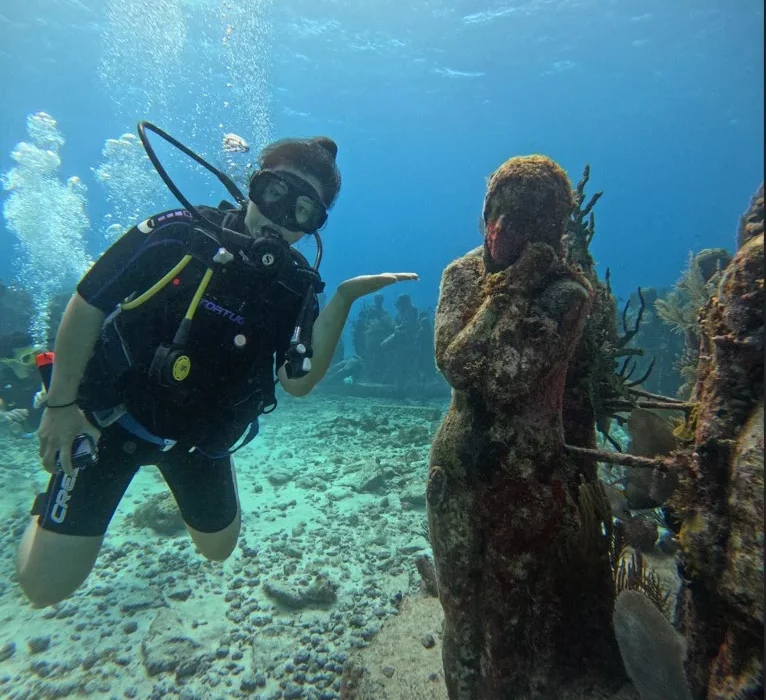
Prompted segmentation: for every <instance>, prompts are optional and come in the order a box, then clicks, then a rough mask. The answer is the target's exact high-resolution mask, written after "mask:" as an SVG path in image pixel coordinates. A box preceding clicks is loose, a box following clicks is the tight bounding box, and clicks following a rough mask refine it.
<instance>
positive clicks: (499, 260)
mask: <svg viewBox="0 0 766 700" xmlns="http://www.w3.org/2000/svg"><path fill="white" fill-rule="evenodd" d="M573 204H574V200H573V193H572V189H571V186H570V184H569V181H568V179H567V177H566V174H565V173H564V172H563V170H561V168H559V166H558V165H556V164H555V163H554V162H553V161H551V160H550V159H548V158H546V157H543V156H528V157H517V158H511V159H510V160H508V161H507V162H506V163H505V164H503V165H502V166H501V167H500V168H499V169H498V170H497V171H496V172H495V173H494V174H493V175H492V177H491V179H490V181H489V185H488V190H487V194H486V198H485V201H484V213H483V219H484V225H485V242H484V246H483V248H477V249H475V250H473V251H471V252H469V253H468V254H466V255H464V256H463V257H462V258H459V259H458V260H456V261H454V262H453V263H451V264H450V265H449V266H448V267H447V268H446V270H445V271H444V273H443V276H442V282H441V289H440V295H439V303H438V307H437V312H436V322H435V350H436V361H437V365H438V367H439V369H440V370H441V372H442V373H443V375H444V377H445V378H446V379H447V381H448V382H449V384H450V385H451V386H452V388H453V392H452V401H451V405H450V408H449V411H448V413H447V415H446V416H445V418H444V421H443V423H442V425H441V426H440V428H439V430H438V432H437V434H436V436H435V439H434V442H433V446H432V450H431V458H430V470H429V479H428V486H427V503H428V517H429V528H430V534H431V541H432V545H433V551H434V562H435V566H436V571H437V578H438V589H439V597H440V600H441V604H442V607H443V609H444V614H445V622H444V646H443V663H444V671H445V678H446V682H447V688H448V691H449V695H450V698H451V700H469V699H470V700H499V699H503V698H518V699H519V700H522V699H523V700H531V699H533V698H539V699H547V698H554V697H562V691H566V690H567V689H568V688H571V687H572V686H573V685H574V684H576V683H578V682H580V683H583V682H584V683H586V684H587V685H588V687H589V688H591V689H594V688H596V687H603V686H604V685H605V684H606V685H611V684H612V682H616V683H617V685H619V682H620V681H621V680H622V678H623V676H622V665H621V664H620V661H619V657H618V650H617V644H616V640H615V638H614V633H613V630H612V627H611V614H612V606H613V602H614V591H613V582H612V574H611V570H610V564H609V557H608V551H607V550H608V543H605V542H604V541H603V538H602V528H601V522H600V521H598V519H597V518H595V517H594V518H592V519H588V518H587V517H585V515H584V514H585V511H584V510H583V508H582V504H581V503H579V501H580V500H581V498H580V497H581V494H582V490H581V489H582V486H583V482H586V483H585V485H586V486H587V484H588V483H593V482H594V481H595V469H594V465H593V463H592V462H588V461H587V460H586V461H583V460H580V459H578V458H577V457H575V456H573V455H571V454H568V453H566V452H565V451H564V421H563V418H562V406H563V403H564V392H565V384H566V379H567V370H568V367H569V363H570V360H571V359H572V357H573V354H574V352H575V349H576V348H577V347H578V343H579V341H580V336H581V334H582V331H583V327H584V325H585V321H586V317H587V315H588V312H589V310H590V307H591V304H592V302H593V298H594V296H595V295H594V289H593V286H592V285H591V283H590V282H589V281H588V280H587V279H586V277H585V276H583V275H582V274H581V273H580V272H579V271H578V268H576V267H575V266H574V265H571V264H569V263H568V262H566V261H565V259H564V246H563V237H564V234H565V231H566V228H567V221H568V219H569V217H570V213H571V212H572V209H573ZM585 423H588V424H589V428H588V430H585V429H583V431H582V432H583V434H584V436H583V440H582V441H579V442H577V441H576V444H586V445H588V444H592V443H593V440H594V439H595V438H594V437H593V436H594V435H595V431H594V419H593V415H592V413H591V416H590V418H588V416H586V417H585ZM585 433H588V434H587V435H585ZM602 517H606V518H608V519H609V524H610V525H611V518H610V516H609V515H608V514H606V515H604V514H602ZM589 538H590V539H589ZM586 555H589V556H586Z"/></svg>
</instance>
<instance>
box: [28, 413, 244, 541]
mask: <svg viewBox="0 0 766 700" xmlns="http://www.w3.org/2000/svg"><path fill="white" fill-rule="evenodd" d="M146 465H156V466H157V467H159V470H160V472H161V473H162V476H163V477H164V479H165V481H166V482H167V485H168V486H169V487H170V490H171V491H172V493H173V496H174V497H175V500H176V503H177V504H178V508H179V510H180V511H181V516H182V517H183V520H184V522H185V523H186V524H187V525H189V526H190V527H192V528H193V529H195V530H197V531H199V532H205V533H213V532H220V531H221V530H223V529H224V528H226V527H227V526H228V525H230V524H231V523H232V522H233V521H234V519H235V518H236V517H237V514H238V511H239V506H238V498H237V489H236V481H235V477H234V471H233V466H232V461H231V458H230V457H224V458H221V459H212V458H210V457H205V456H203V455H202V454H200V453H199V452H192V453H189V452H188V451H187V450H184V449H183V448H181V447H179V446H178V445H176V446H175V447H173V448H171V449H170V450H168V451H166V452H163V451H162V450H161V449H160V447H158V446H157V445H154V444H152V443H150V442H146V441H144V440H141V439H140V438H138V437H136V436H135V435H133V434H132V433H129V432H128V431H126V430H125V429H124V428H122V427H121V426H119V425H117V424H116V423H115V424H112V425H110V426H109V427H107V428H104V429H103V431H102V433H101V439H100V440H99V443H98V462H97V463H96V464H94V465H92V466H89V467H87V468H86V469H79V470H77V471H76V472H75V474H74V475H73V476H71V477H68V476H66V474H64V473H63V472H60V471H59V472H57V473H56V474H54V475H53V476H52V477H51V479H50V481H49V482H48V489H47V491H46V492H45V493H42V494H40V495H39V496H38V497H37V499H36V500H35V503H34V506H33V508H32V515H37V516H38V520H37V522H38V524H39V525H40V527H41V528H42V529H44V530H49V531H50V532H57V533H59V534H62V535H77V536H83V537H94V536H102V535H104V534H105V533H106V530H107V527H108V526H109V522H110V521H111V519H112V516H113V515H114V512H115V510H117V506H118V505H119V503H120V501H121V500H122V497H123V495H124V494H125V491H126V490H127V488H128V486H129V485H130V482H131V481H132V479H133V477H134V476H135V474H136V472H137V471H138V469H139V467H141V466H146Z"/></svg>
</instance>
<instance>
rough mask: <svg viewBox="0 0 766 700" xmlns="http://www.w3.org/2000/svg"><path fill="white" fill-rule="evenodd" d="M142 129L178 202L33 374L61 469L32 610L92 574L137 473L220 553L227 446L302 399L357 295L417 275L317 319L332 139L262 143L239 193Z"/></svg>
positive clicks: (38, 529)
mask: <svg viewBox="0 0 766 700" xmlns="http://www.w3.org/2000/svg"><path fill="white" fill-rule="evenodd" d="M147 129H149V130H152V131H154V132H155V133H156V134H159V135H160V136H161V137H162V138H164V139H165V140H166V141H169V142H170V143H172V144H173V145H174V146H175V147H176V148H179V149H180V150H182V151H183V152H184V153H186V154H187V155H189V156H190V157H192V158H194V159H195V160H196V161H197V162H198V163H200V164H202V165H203V166H204V167H206V168H207V169H208V170H210V171H211V172H213V173H214V174H216V176H217V177H218V178H219V179H220V180H221V182H223V183H224V185H225V186H226V187H227V189H228V190H229V192H230V193H231V194H233V195H234V197H235V198H236V199H237V203H238V204H239V206H238V207H237V206H234V205H232V204H229V203H228V202H222V203H221V204H220V205H219V206H218V207H217V208H214V207H194V206H192V205H191V204H190V203H188V202H187V200H186V199H184V198H183V195H181V193H180V192H179V191H178V190H177V188H176V187H175V185H174V184H173V183H172V181H171V180H170V178H168V177H167V174H166V173H165V171H164V169H162V167H161V165H160V164H159V162H158V161H157V159H156V156H155V155H154V152H153V150H152V149H151V147H150V145H149V144H148V140H147V138H146V133H145V131H146V130H147ZM139 135H140V136H141V138H142V142H143V144H144V147H145V148H146V150H147V154H148V155H149V157H150V160H151V161H152V163H153V164H154V166H155V168H156V169H157V170H158V172H159V174H160V176H161V177H162V178H163V180H164V181H165V184H166V185H167V186H168V187H169V189H170V190H171V191H172V192H173V194H174V195H175V196H176V198H177V199H179V201H180V202H181V203H182V204H183V206H184V209H179V210H175V211H169V212H165V213H162V214H158V215H156V216H152V217H150V218H148V219H146V220H145V221H142V222H141V223H139V224H137V225H136V226H135V227H133V228H132V229H130V230H129V231H128V232H127V233H125V234H124V235H123V236H122V237H121V238H120V239H119V240H117V241H116V242H115V243H114V244H113V245H112V246H111V247H110V248H109V249H108V250H107V251H106V252H105V253H104V254H103V255H102V256H101V257H100V258H99V259H98V260H97V261H96V262H95V264H94V265H93V267H92V268H91V269H90V270H89V271H88V272H87V274H86V275H85V276H84V278H83V279H82V280H81V281H80V283H79V285H78V287H77V291H76V293H75V294H74V296H73V297H72V299H71V301H70V302H69V304H68V306H67V308H66V311H65V313H64V316H63V318H62V321H61V324H60V326H59V329H58V333H57V336H56V341H55V348H54V353H45V354H43V355H40V356H39V357H38V365H39V366H40V367H41V371H42V368H43V366H48V365H50V363H51V361H52V367H49V370H52V375H51V378H50V385H49V387H48V393H47V408H46V409H45V412H44V413H43V417H42V422H41V425H40V429H39V439H40V457H41V459H42V464H43V466H44V468H45V469H46V470H47V471H48V472H50V473H51V474H52V476H51V479H50V481H49V484H48V488H47V491H46V493H44V494H40V495H39V496H38V497H37V498H36V500H35V502H34V505H33V507H32V510H31V514H32V516H33V517H32V519H31V521H30V522H29V524H28V526H27V529H26V531H25V533H24V535H23V537H22V540H21V544H20V547H19V552H18V557H17V573H18V577H19V581H20V584H21V587H22V589H23V591H24V593H25V594H26V595H27V597H28V598H29V600H30V601H31V602H32V604H33V605H34V606H35V607H44V606H48V605H52V604H55V603H57V602H59V601H61V600H63V599H65V598H67V597H68V596H69V595H71V594H72V593H73V592H74V591H75V590H77V588H78V587H79V586H80V585H81V584H82V583H83V582H84V581H85V580H86V578H87V577H88V575H89V573H90V571H91V569H92V567H93V565H94V563H95V561H96V557H97V555H98V552H99V549H100V547H101V544H102V542H103V539H104V536H105V533H106V530H107V527H108V525H109V522H110V520H111V518H112V516H113V514H114V512H115V509H116V508H117V506H118V504H119V503H120V500H121V499H122V496H123V495H124V493H125V491H126V489H127V488H128V485H129V484H130V482H131V480H132V478H133V476H134V475H135V474H136V472H137V470H138V469H139V467H140V466H143V465H156V466H157V467H158V468H159V470H160V472H161V473H162V476H163V477H164V479H165V481H166V482H167V484H168V486H169V488H170V490H171V492H172V494H173V496H174V498H175V501H176V503H177V504H178V508H179V510H180V512H181V515H182V517H183V520H184V523H185V524H186V528H187V530H188V532H189V534H190V536H191V538H192V540H193V542H194V543H195V545H196V546H197V548H198V549H199V551H200V552H201V553H202V554H203V555H204V556H205V557H207V558H208V559H210V560H213V561H223V560H225V559H226V558H227V557H228V556H229V555H230V554H231V553H232V551H233V550H234V547H235V546H236V543H237V539H238V537H239V532H240V507H239V499H238V494H237V481H236V475H235V471H234V463H233V459H232V457H231V454H232V453H233V452H234V451H235V450H236V449H238V448H239V447H241V446H243V445H244V444H247V442H249V441H250V440H251V439H252V438H253V437H254V436H255V434H256V433H257V429H258V417H259V416H260V415H262V414H264V413H268V412H270V411H271V410H273V409H274V408H275V406H276V397H275V385H276V383H277V382H278V383H280V384H281V385H282V387H283V389H284V390H285V391H286V392H287V393H288V394H291V395H293V396H304V395H306V394H308V393H309V392H310V391H311V390H312V388H313V387H314V386H315V385H316V384H317V382H318V381H319V380H320V379H321V378H322V377H323V376H324V374H325V372H326V371H327V369H328V366H329V364H330V362H331V358H332V356H333V352H334V350H335V347H336V344H337V342H338V340H339V338H340V335H341V333H342V330H343V327H344V325H345V322H346V319H347V317H348V313H349V311H350V308H351V305H352V303H353V302H354V301H355V300H356V299H358V298H360V297H362V296H365V295H367V294H370V293H373V292H377V291H378V290H380V289H382V288H383V287H385V286H387V285H390V284H394V283H396V282H398V281H401V280H416V279H417V275H416V274H413V273H385V274H376V275H364V276H360V277H354V278H352V279H348V280H346V281H345V282H342V283H341V284H340V285H339V286H338V289H337V291H336V293H335V295H334V296H333V297H332V298H331V299H330V301H329V302H328V303H327V304H326V305H325V306H324V308H322V310H321V312H319V310H318V306H319V305H318V301H317V295H318V294H319V293H321V291H322V289H323V286H324V285H323V283H322V281H321V278H320V277H319V274H318V271H317V270H318V266H319V261H320V260H321V252H322V248H321V239H320V238H319V235H318V231H319V230H320V229H321V228H322V227H323V226H324V224H325V222H326V220H327V213H328V210H329V209H330V208H331V207H332V205H333V204H334V203H335V200H336V198H337V196H338V193H339V190H340V184H341V178H340V172H339V170H338V167H337V165H336V160H335V157H336V153H337V146H336V145H335V143H334V142H333V141H332V140H331V139H329V138H326V137H318V138H310V139H285V140H281V141H277V142H275V143H273V144H271V145H269V146H267V147H266V148H265V149H264V150H263V151H262V152H261V153H260V155H259V158H258V169H257V170H256V171H255V173H254V174H253V175H252V176H251V178H250V183H249V190H248V195H247V197H245V196H243V195H242V193H240V192H239V190H238V189H237V188H236V185H234V183H233V182H232V181H231V180H229V179H228V178H227V177H226V176H225V175H224V174H223V173H220V172H219V171H218V170H216V169H215V168H213V166H211V165H209V164H208V163H206V162H205V161H203V160H202V159H201V158H200V157H199V156H197V154H195V153H193V152H191V151H190V150H189V149H187V148H186V147H185V146H183V145H182V144H180V143H178V142H177V141H176V140H175V139H173V138H172V137H170V136H168V135H167V134H166V133H165V132H162V131H161V130H160V129H158V128H157V127H155V126H154V125H152V124H149V123H148V122H142V123H141V124H140V125H139ZM306 235H313V236H314V237H315V239H316V241H317V250H318V253H317V260H316V262H315V264H314V265H313V266H312V265H310V264H309V263H308V261H307V260H306V259H305V258H304V257H303V256H302V255H301V254H300V253H299V252H298V251H296V250H295V249H294V248H293V247H292V246H293V244H295V243H296V242H298V241H299V240H300V239H302V238H303V237H304V236H306ZM275 375H276V376H275ZM82 444H85V445H86V448H87V446H88V444H90V446H91V447H92V448H94V450H93V451H94V452H95V455H93V456H94V457H95V456H97V461H96V462H94V463H83V464H82V465H81V466H77V464H73V445H74V446H75V447H74V453H75V457H78V455H79V452H78V450H79V449H80V448H79V447H77V445H80V446H82ZM85 452H86V453H88V454H90V453H89V452H88V449H85ZM78 459H79V457H78ZM78 464H79V462H78ZM57 465H60V469H57Z"/></svg>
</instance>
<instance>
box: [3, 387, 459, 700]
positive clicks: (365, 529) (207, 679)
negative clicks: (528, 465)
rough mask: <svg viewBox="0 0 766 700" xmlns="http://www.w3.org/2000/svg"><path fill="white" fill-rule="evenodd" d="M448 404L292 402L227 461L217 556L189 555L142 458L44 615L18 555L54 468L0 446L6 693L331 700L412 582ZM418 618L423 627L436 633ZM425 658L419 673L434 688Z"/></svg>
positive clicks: (18, 448) (17, 447)
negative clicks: (229, 506) (89, 560)
mask: <svg viewBox="0 0 766 700" xmlns="http://www.w3.org/2000/svg"><path fill="white" fill-rule="evenodd" d="M445 409H446V403H444V402H439V401H433V402H420V403H416V402H411V403H396V404H395V403H392V402H389V401H384V400H366V399H344V398H331V397H322V396H320V397H313V396H312V397H309V398H307V399H301V400H294V399H291V398H289V397H285V398H283V399H282V400H281V405H280V408H279V410H278V411H277V412H276V413H275V414H273V415H270V416H266V417H265V418H264V419H262V422H261V434H260V435H259V437H258V439H257V440H256V441H254V442H253V443H251V446H248V448H246V449H244V450H242V451H241V452H240V453H239V454H238V455H237V458H236V464H237V476H238V482H239V489H240V498H241V507H242V519H243V525H242V535H241V537H240V540H239V546H238V547H237V548H236V550H235V552H234V554H233V555H232V556H231V557H230V558H229V559H228V560H227V561H226V562H224V563H214V562H209V561H207V560H205V559H204V558H203V557H202V556H201V555H199V554H198V553H197V552H196V551H195V549H194V545H193V544H192V542H191V540H190V539H189V537H188V536H187V535H186V533H185V531H184V530H183V526H182V524H181V522H180V517H179V516H178V514H177V512H176V511H175V509H174V508H173V507H172V502H169V501H168V500H167V498H166V497H165V496H164V495H163V494H165V493H166V492H167V488H166V487H165V485H164V482H163V481H162V479H161V477H160V475H159V472H158V471H157V470H156V469H154V468H153V467H148V468H145V469H142V470H141V472H139V474H138V476H137V477H136V478H135V480H134V481H133V483H132V484H131V486H130V488H129V490H128V492H127V494H126V496H125V498H124V499H123V501H122V503H121V505H120V508H119V509H118V512H117V514H116V515H115V518H114V520H113V521H112V525H111V527H110V530H109V532H108V535H107V538H106V542H105V544H104V547H103V549H102V551H101V554H100V556H99V558H98V561H97V563H96V567H95V569H94V571H93V573H92V575H91V577H90V578H89V580H88V581H87V582H86V584H85V585H84V586H83V587H82V588H81V589H80V590H79V591H78V592H77V593H76V594H75V595H74V596H72V597H71V598H70V599H68V600H66V601H65V602H62V603H60V604H58V605H56V606H54V607H52V608H48V609H43V610H35V609H33V608H32V607H31V606H30V605H29V604H28V603H27V601H26V599H25V598H24V597H23V595H22V593H21V591H20V590H19V588H18V586H17V585H16V582H15V575H14V557H15V554H16V549H17V545H18V540H19V537H20V535H21V533H22V531H23V529H24V527H25V525H26V523H27V521H28V510H29V507H30V505H31V501H32V498H33V495H34V493H35V492H36V491H38V490H42V488H43V486H44V484H45V482H46V479H45V477H46V475H45V474H44V473H43V472H42V470H41V469H40V467H39V466H38V462H37V457H36V451H37V444H36V441H33V440H14V439H11V438H9V437H3V438H0V513H2V516H3V521H4V523H5V527H4V528H2V531H1V532H0V540H1V542H2V544H1V550H0V552H1V555H0V697H3V698H9V699H13V700H22V699H32V698H35V699H36V698H61V697H87V696H90V697H98V698H141V699H143V698H159V697H163V696H170V697H179V698H183V699H184V700H193V699H194V698H210V699H211V700H217V699H218V698H238V697H248V698H260V699H261V700H266V699H269V700H274V699H277V698H284V699H285V700H290V699H296V698H305V699H307V700H311V699H313V700H319V699H321V700H331V699H333V698H338V697H339V693H340V688H341V674H342V670H343V665H344V662H346V660H347V659H348V657H349V655H350V654H354V653H356V652H358V651H359V650H360V649H364V648H365V647H367V646H368V645H369V643H370V641H371V640H372V639H373V638H374V637H375V635H376V633H377V632H378V630H379V629H380V627H381V625H382V624H383V623H384V622H385V621H386V620H387V619H390V618H392V616H395V615H397V613H398V610H399V608H400V607H401V605H402V601H403V599H404V598H405V596H407V595H408V594H415V593H417V592H418V591H419V587H420V576H419V574H418V573H417V571H416V567H415V558H416V557H417V555H418V554H422V553H424V552H425V553H427V552H428V551H429V545H428V541H427V539H426V537H425V530H424V526H425V500H424V496H425V494H424V489H425V480H426V475H427V463H428V452H429V446H430V441H431V437H432V435H433V433H434V431H435V430H436V428H437V426H438V423H439V421H440V419H441V416H442V413H443V411H444V410H445ZM169 506H170V507H169ZM434 602H435V601H434ZM434 624H437V621H436V620H435V623H434ZM426 626H427V625H424V629H422V630H420V635H418V637H420V636H422V638H423V639H424V640H426V642H425V643H427V642H428V640H429V635H430V636H431V638H433V637H436V638H437V639H438V630H437V629H431V628H429V629H426V628H425V627H426ZM418 643H420V642H418ZM423 648H424V649H425V647H423ZM431 652H432V653H433V655H434V657H435V660H436V663H434V664H431V668H430V670H427V669H425V668H424V669H423V671H422V675H423V679H420V680H423V681H425V682H427V683H428V684H430V685H432V686H434V690H437V689H438V687H439V686H441V689H443V682H442V680H441V676H440V673H439V672H438V670H436V671H435V670H434V669H439V663H438V658H437V657H438V653H439V652H438V649H437V648H436V644H434V645H433V648H432V649H431ZM394 672H395V668H394V667H391V671H390V673H391V674H393V673H394ZM386 673H389V671H388V669H387V670H386ZM442 692H443V690H442Z"/></svg>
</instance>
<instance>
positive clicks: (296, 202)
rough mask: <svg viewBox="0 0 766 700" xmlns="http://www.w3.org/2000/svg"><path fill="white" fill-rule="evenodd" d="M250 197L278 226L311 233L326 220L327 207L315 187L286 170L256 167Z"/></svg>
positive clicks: (251, 180) (251, 181)
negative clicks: (257, 168)
mask: <svg viewBox="0 0 766 700" xmlns="http://www.w3.org/2000/svg"><path fill="white" fill-rule="evenodd" d="M249 197H250V200H251V201H252V202H253V203H254V204H255V205H256V206H257V207H258V209H259V210H260V211H261V213H262V214H263V215H264V216H265V217H266V218H267V219H269V220H270V221H272V222H273V223H275V224H276V225H277V226H282V227H283V228H286V229H288V230H289V231H296V232H301V233H314V232H315V231H318V230H319V229H320V228H322V226H324V224H325V222H326V221H327V207H325V205H324V204H323V203H322V201H321V199H320V198H319V195H318V194H317V192H316V190H315V189H314V188H313V187H311V185H309V184H308V183H307V182H306V181H305V180H303V179H302V178H300V177H298V176H297V175H293V173H289V172H283V171H279V172H275V171H273V170H259V171H258V172H256V173H254V174H253V176H252V178H251V179H250V191H249Z"/></svg>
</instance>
